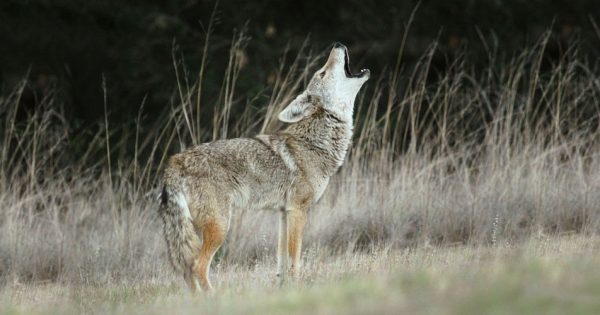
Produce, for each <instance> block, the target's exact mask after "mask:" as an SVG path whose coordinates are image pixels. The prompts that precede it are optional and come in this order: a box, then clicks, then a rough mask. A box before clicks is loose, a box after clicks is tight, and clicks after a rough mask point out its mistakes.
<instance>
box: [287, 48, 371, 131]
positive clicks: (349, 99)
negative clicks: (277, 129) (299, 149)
mask: <svg viewBox="0 0 600 315" xmlns="http://www.w3.org/2000/svg"><path fill="white" fill-rule="evenodd" d="M369 75H370V72H369V70H367V69H363V70H361V71H360V73H357V74H355V73H352V71H350V58H349V57H348V49H347V48H346V46H344V45H342V44H340V43H335V44H334V46H333V49H331V52H330V53H329V58H328V59H327V62H326V63H325V65H324V66H323V67H322V68H321V69H319V70H317V71H316V72H315V74H314V75H313V77H312V79H311V80H310V82H309V83H308V86H307V87H306V89H305V90H304V92H302V93H301V94H300V95H298V96H297V97H296V98H295V99H294V100H293V101H292V102H291V103H290V104H289V105H288V106H287V107H286V108H285V109H284V110H283V111H282V112H281V113H280V114H279V120H281V121H283V122H289V123H293V122H297V121H300V120H302V118H304V117H306V116H308V115H310V114H311V113H312V110H313V109H314V106H315V104H320V105H319V106H323V107H324V108H325V109H327V110H329V111H331V112H333V113H334V114H336V115H338V117H340V118H342V119H344V120H345V121H347V122H352V114H353V112H354V99H355V98H356V94H358V91H359V90H360V88H361V87H362V85H363V84H364V83H365V82H366V81H367V80H368V79H369ZM315 100H319V102H316V101H315Z"/></svg>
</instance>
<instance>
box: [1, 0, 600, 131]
mask: <svg viewBox="0 0 600 315" xmlns="http://www.w3.org/2000/svg"><path fill="white" fill-rule="evenodd" d="M416 5H417V1H412V0H411V1H396V0H383V1H374V0H345V1H316V0H305V1H274V0H272V1H221V2H220V3H218V5H216V6H215V2H214V1H206V0H170V1H159V0H145V1H131V0H130V1H124V0H90V1H81V0H79V1H77V0H3V1H1V2H0V88H1V89H2V93H7V91H10V90H11V89H13V88H14V86H15V84H16V83H17V82H18V81H19V80H22V79H23V78H25V77H26V78H27V79H28V81H29V85H28V87H27V90H26V91H25V94H24V95H23V97H22V99H21V105H20V106H21V114H22V115H24V116H23V117H26V114H27V112H28V111H31V110H32V109H33V108H35V107H36V106H38V104H40V102H41V100H42V99H43V98H44V97H45V96H46V95H47V93H49V91H53V93H54V94H53V96H54V97H55V100H56V101H57V102H56V103H59V104H62V105H61V106H64V108H63V109H62V110H63V111H64V113H65V114H66V116H67V118H68V120H69V122H70V124H71V125H72V127H73V128H74V130H78V129H79V130H83V129H84V128H86V127H87V126H90V124H95V123H98V122H100V121H102V120H103V117H104V92H103V89H102V80H103V77H104V78H105V80H106V87H107V89H106V91H107V93H106V97H107V102H106V104H107V107H108V112H109V113H110V119H111V121H113V122H117V123H119V124H133V121H134V120H135V117H136V115H137V113H138V110H139V108H140V106H141V104H142V102H143V100H145V105H144V106H145V107H144V112H145V115H146V120H147V121H151V120H152V119H154V118H158V117H157V116H158V115H161V114H162V113H165V111H164V110H165V109H166V108H168V107H169V106H170V104H171V100H172V98H173V95H174V92H175V91H176V88H177V87H176V80H175V74H174V66H173V48H174V47H177V50H176V55H177V56H182V57H183V62H184V64H185V67H186V68H187V69H190V71H191V72H196V71H198V68H199V66H200V62H201V59H202V50H203V44H204V40H205V37H206V31H207V26H208V23H209V20H210V17H211V14H212V13H213V11H214V10H215V8H216V11H214V12H215V20H214V25H213V30H212V34H211V39H210V45H209V51H208V54H207V62H208V67H207V69H206V73H205V83H204V87H203V89H204V93H203V95H204V96H203V97H204V98H205V99H204V101H203V104H211V103H212V102H213V101H215V100H216V98H217V97H218V94H219V90H220V87H221V84H222V77H223V72H224V70H225V67H226V65H227V59H228V49H229V46H230V43H231V38H232V36H233V34H234V32H235V30H240V29H241V28H245V29H246V34H247V35H248V36H249V38H250V40H249V42H248V45H247V46H246V49H245V51H244V53H245V57H246V60H247V62H246V63H245V65H244V69H243V70H242V73H241V74H240V78H239V83H238V87H237V90H238V91H239V93H241V95H242V96H243V95H244V93H253V95H254V94H256V93H257V91H260V90H261V89H264V88H265V87H267V88H268V86H269V85H270V84H272V80H271V79H270V75H271V74H272V73H273V71H275V70H276V69H277V67H278V64H279V61H280V58H281V56H282V55H283V53H284V51H285V49H286V47H288V49H289V51H290V54H291V55H293V54H294V53H295V52H297V51H298V50H299V49H300V47H301V46H302V43H303V42H304V41H305V39H306V38H307V37H309V41H308V42H309V46H310V47H311V48H312V49H314V51H317V52H320V51H323V50H325V49H327V47H328V45H330V44H331V43H332V42H333V41H341V42H343V43H345V44H347V45H348V47H349V48H350V50H351V55H352V58H353V60H352V63H353V66H352V67H353V68H354V69H358V68H359V67H360V66H363V67H369V68H370V69H371V71H372V73H374V74H375V75H377V74H378V73H381V72H382V71H384V69H386V66H393V65H394V63H395V61H396V58H397V54H398V49H399V47H400V43H401V41H402V38H403V34H404V32H405V30H406V25H407V22H408V21H409V17H410V15H411V12H412V11H413V9H414V8H415V6H416ZM599 9H600V2H598V1H597V0H588V1H573V0H571V1H541V0H489V1H476V0H457V1H446V0H423V1H422V2H421V3H420V5H419V8H418V10H416V14H415V16H414V21H413V23H412V25H411V28H410V31H409V35H408V38H407V43H406V47H405V51H404V56H403V59H402V60H403V63H404V64H406V65H410V64H411V63H414V62H415V61H416V60H417V59H418V58H419V57H420V56H421V55H422V54H423V53H424V51H425V50H426V49H427V47H428V46H429V45H431V43H432V42H434V41H436V40H437V41H439V49H438V53H436V56H435V58H434V61H433V67H434V68H433V70H434V71H444V69H445V66H446V65H447V64H448V62H449V60H450V59H451V58H452V55H453V54H455V53H468V58H469V60H470V61H471V64H472V65H474V66H476V65H477V64H478V63H479V62H486V60H487V59H486V58H487V57H486V51H485V47H484V45H482V42H483V40H482V38H485V40H492V41H495V42H496V43H497V45H498V47H500V48H501V49H502V51H504V52H505V53H506V54H508V55H510V54H514V53H516V52H518V50H519V49H520V48H521V47H523V46H524V45H529V44H531V43H533V42H535V41H536V40H537V39H538V38H539V36H540V35H541V34H542V33H543V32H544V31H546V30H548V29H551V30H552V31H553V39H552V41H551V44H550V45H549V47H548V55H549V57H550V58H558V56H560V54H561V51H562V50H564V49H566V46H567V44H568V43H569V41H572V40H575V39H577V40H579V41H580V42H581V43H582V45H581V49H583V50H584V51H585V53H586V54H587V55H589V56H591V57H592V58H594V57H597V56H598V51H599V50H598V48H599V47H598V46H599V45H598V44H599V42H600V37H598V36H597V35H598V34H597V30H596V29H595V28H594V23H593V22H592V21H594V18H598V21H599V22H600V17H599V16H598V13H599V12H600V11H599ZM467 46H468V49H465V47H467ZM204 110H206V111H210V110H211V109H210V107H209V106H204ZM0 113H1V111H0ZM233 114H234V115H235V113H233Z"/></svg>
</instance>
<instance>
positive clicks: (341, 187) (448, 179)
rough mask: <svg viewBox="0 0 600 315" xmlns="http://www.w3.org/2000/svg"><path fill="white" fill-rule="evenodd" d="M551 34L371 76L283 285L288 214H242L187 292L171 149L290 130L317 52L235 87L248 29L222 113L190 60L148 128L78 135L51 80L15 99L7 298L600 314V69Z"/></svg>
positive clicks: (249, 310) (153, 309) (4, 122)
mask: <svg viewBox="0 0 600 315" xmlns="http://www.w3.org/2000/svg"><path fill="white" fill-rule="evenodd" d="M547 40H548V37H544V38H542V39H541V40H540V41H539V43H537V44H535V45H533V46H532V47H530V48H528V49H524V50H523V51H522V52H521V53H520V54H519V55H515V56H511V57H503V56H498V55H496V54H495V50H494V49H493V47H492V48H490V56H489V65H487V67H484V68H483V70H478V71H475V70H473V68H474V67H473V66H472V65H470V64H469V63H468V58H466V57H465V56H463V57H460V56H458V57H456V61H455V62H454V63H453V64H452V65H451V69H450V70H449V71H448V72H446V73H445V74H443V75H442V74H439V75H438V74H432V73H431V72H430V66H431V57H432V55H433V51H434V50H435V47H432V50H431V52H427V53H426V54H424V56H423V58H422V60H421V61H420V63H419V64H417V66H416V67H415V68H414V69H405V68H403V67H401V66H397V67H395V68H392V71H389V72H385V73H382V74H379V76H374V77H373V78H372V79H371V81H370V82H369V83H367V85H368V90H367V91H364V92H363V93H362V94H360V95H359V99H358V100H357V105H356V113H357V115H356V117H357V121H356V128H355V139H354V145H353V147H352V150H351V152H350V155H349V157H348V160H347V163H346V164H345V165H344V166H343V167H342V169H341V171H340V172H339V173H338V174H337V175H336V176H335V177H334V178H333V180H332V182H331V184H330V186H329V187H328V189H327V191H326V193H325V195H324V197H323V198H322V200H321V201H320V202H319V203H318V204H317V206H316V207H315V208H314V209H312V210H311V212H310V215H309V222H308V227H307V232H306V235H305V242H306V247H305V250H304V255H303V257H304V258H303V263H304V271H303V274H302V276H301V279H299V280H298V281H295V282H291V283H289V284H288V285H286V286H285V287H283V288H279V287H278V286H277V285H275V283H276V282H275V279H274V278H275V276H274V264H275V261H274V260H275V258H274V257H275V245H276V242H275V236H276V235H275V233H276V231H275V229H273V228H272V227H273V226H274V222H275V219H276V218H275V217H276V216H275V215H274V214H273V213H271V212H268V211H259V212H250V211H241V212H239V213H236V215H235V219H234V221H233V222H232V228H231V230H230V233H229V235H228V237H227V240H226V244H225V245H224V246H223V248H222V249H221V250H220V251H219V252H218V253H217V257H216V260H215V263H214V265H213V273H212V276H213V278H214V281H213V283H214V284H215V285H216V287H217V292H216V293H215V294H212V295H198V296H189V295H188V294H187V293H186V292H185V290H182V288H181V285H182V281H181V279H179V277H176V276H175V275H174V274H173V273H172V271H171V269H170V267H169V265H168V261H167V258H166V255H165V254H166V253H165V244H164V243H163V242H164V241H163V239H162V235H161V227H160V224H159V221H158V220H157V213H156V207H157V205H156V201H155V198H156V187H158V186H159V185H160V174H161V169H162V167H163V165H164V160H165V158H166V157H167V156H168V155H169V154H172V153H174V152H176V151H178V150H180V149H181V148H183V147H186V146H190V145H193V144H197V143H202V142H204V141H209V140H211V139H217V138H225V137H238V136H248V135H253V134H256V133H259V132H268V131H270V130H274V129H276V128H279V127H280V125H279V124H278V123H277V122H276V121H275V117H276V114H277V113H278V111H279V110H280V109H281V108H282V106H284V105H285V104H286V103H287V102H288V101H289V100H290V99H291V98H292V97H293V96H294V93H296V92H297V90H298V89H299V88H301V87H302V85H303V82H305V79H306V77H307V76H308V75H310V73H311V71H312V69H314V65H315V62H316V63H318V62H319V61H320V60H319V59H318V58H317V57H318V56H312V55H309V54H308V53H305V52H303V53H301V55H300V56H297V57H296V58H290V57H289V56H288V58H287V59H284V60H291V61H289V62H287V63H285V62H284V64H283V65H282V67H281V68H280V71H279V72H278V74H277V81H276V83H275V85H274V86H273V87H272V88H270V89H267V90H266V91H263V92H261V93H263V94H261V95H260V96H257V97H254V98H252V97H238V95H239V93H240V91H236V90H235V81H236V79H237V75H238V73H239V71H240V69H239V62H238V61H236V58H238V57H237V56H239V55H240V54H238V53H236V52H237V51H238V50H240V49H243V48H244V47H243V45H242V44H241V43H243V42H245V41H244V40H241V39H239V40H238V41H234V42H233V46H232V51H231V63H230V66H229V67H228V68H227V70H226V73H225V74H224V77H223V84H224V88H223V93H222V96H221V98H220V99H219V102H218V104H217V106H216V107H215V108H216V109H215V112H214V116H213V117H212V124H211V125H210V126H205V125H203V124H202V123H201V120H200V118H199V117H197V116H198V115H196V114H195V113H197V112H199V108H200V105H201V104H200V103H199V102H198V100H199V99H200V98H199V97H198V95H199V94H200V93H201V83H202V74H200V75H199V76H198V77H194V76H193V75H191V74H190V73H191V72H190V71H184V70H183V69H180V66H179V64H178V63H177V62H175V64H174V66H175V68H176V69H178V70H177V71H176V79H177V80H178V82H179V90H178V91H176V93H175V94H174V97H173V103H172V104H171V105H170V106H169V107H168V108H166V109H165V114H164V119H163V120H161V121H157V122H155V123H154V127H153V128H151V129H150V130H140V128H135V127H134V128H133V129H128V128H126V127H120V126H113V125H111V122H110V115H109V113H107V117H106V120H105V122H104V124H103V125H101V126H97V127H90V128H89V130H87V131H86V132H85V133H83V134H82V133H76V132H73V131H72V130H71V129H70V127H69V124H68V122H66V121H65V118H64V117H65V116H64V115H63V113H62V112H61V110H60V108H61V107H60V104H56V103H55V102H54V101H53V98H52V93H50V94H49V95H48V96H47V98H45V99H44V100H42V103H43V106H40V107H39V108H38V109H37V110H36V111H34V112H30V113H27V119H22V118H19V117H21V116H22V113H19V111H18V106H17V105H18V103H19V99H20V97H21V96H22V93H23V89H24V87H25V86H24V85H21V86H17V87H16V88H15V89H14V90H13V91H12V92H11V93H6V94H5V95H3V96H2V97H0V205H1V206H0V286H1V287H0V313H9V314H30V313H39V314H49V313H52V314H53V313H127V314H131V313H140V314H148V313H156V314H160V313H165V312H169V313H170V312H178V313H203V314H204V313H208V314H212V313H214V314H222V313H226V314H237V313H243V314H263V313H301V314H315V313H317V314H318V313H350V314H351V313H357V314H360V313H377V314H379V313H381V314H383V313H395V314H397V313H401V312H404V313H410V314H418V313H425V314H432V313H433V314H437V313H441V314H446V313H455V314H469V313H471V314H482V313H495V314H502V313H520V314H525V313H540V314H541V313H543V314H548V313H556V314H562V313H582V314H585V313H589V314H594V313H598V312H599V311H600V303H598V301H599V300H598V299H597V297H598V294H600V276H599V275H598V273H597V272H596V266H598V264H599V263H600V255H599V254H598V248H599V246H600V239H599V238H598V236H597V234H598V232H599V231H600V194H599V193H598V192H599V191H600V157H599V153H600V151H599V148H600V147H599V144H598V140H597V139H600V137H599V135H600V130H599V124H598V121H599V118H600V108H598V104H600V80H599V78H600V71H599V70H600V69H598V66H597V64H596V63H592V62H590V61H589V60H587V59H586V58H583V57H580V56H579V55H578V50H577V47H576V46H574V47H571V48H570V49H569V50H567V52H566V54H565V57H564V58H563V59H561V60H559V61H557V62H555V63H550V64H548V63H547V62H546V61H545V60H544V47H545V45H546V42H547ZM399 64H401V62H400V60H399ZM204 79H205V80H206V78H204ZM202 106H204V104H202ZM232 108H243V110H242V111H241V112H242V113H243V114H241V115H240V116H239V117H235V118H233V117H231V116H230V115H231V112H232ZM143 117H144V115H143V111H140V115H139V119H138V120H141V119H143ZM90 139H91V140H90Z"/></svg>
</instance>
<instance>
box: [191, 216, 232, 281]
mask: <svg viewBox="0 0 600 315" xmlns="http://www.w3.org/2000/svg"><path fill="white" fill-rule="evenodd" d="M223 221H225V222H223ZM226 222H227V221H226V220H218V219H209V220H207V221H206V222H204V223H203V224H201V226H200V228H201V229H202V247H201V248H200V256H199V257H198V260H197V261H196V275H197V277H198V279H199V280H200V285H201V286H202V289H203V290H205V291H212V289H213V287H212V285H211V284H210V280H209V271H210V264H211V262H212V259H213V257H214V255H215V253H216V252H217V250H218V249H219V247H221V244H223V241H224V240H225V234H226V233H227V228H228V227H227V223H226Z"/></svg>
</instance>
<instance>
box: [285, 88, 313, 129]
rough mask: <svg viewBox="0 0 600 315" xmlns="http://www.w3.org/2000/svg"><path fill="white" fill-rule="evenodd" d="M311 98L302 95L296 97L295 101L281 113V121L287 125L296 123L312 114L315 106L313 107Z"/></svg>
mask: <svg viewBox="0 0 600 315" xmlns="http://www.w3.org/2000/svg"><path fill="white" fill-rule="evenodd" d="M309 98H310V97H308V96H305V95H302V94H301V95H299V96H298V97H296V99H295V100H293V101H292V102H291V103H290V104H289V105H288V106H287V107H286V108H284V109H283V110H282V111H281V113H279V116H278V118H279V120H281V121H283V122H286V123H295V122H298V121H300V120H302V119H303V118H304V117H306V116H308V115H310V114H312V112H313V110H314V108H315V105H313V103H312V102H311V101H310V99H309Z"/></svg>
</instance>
